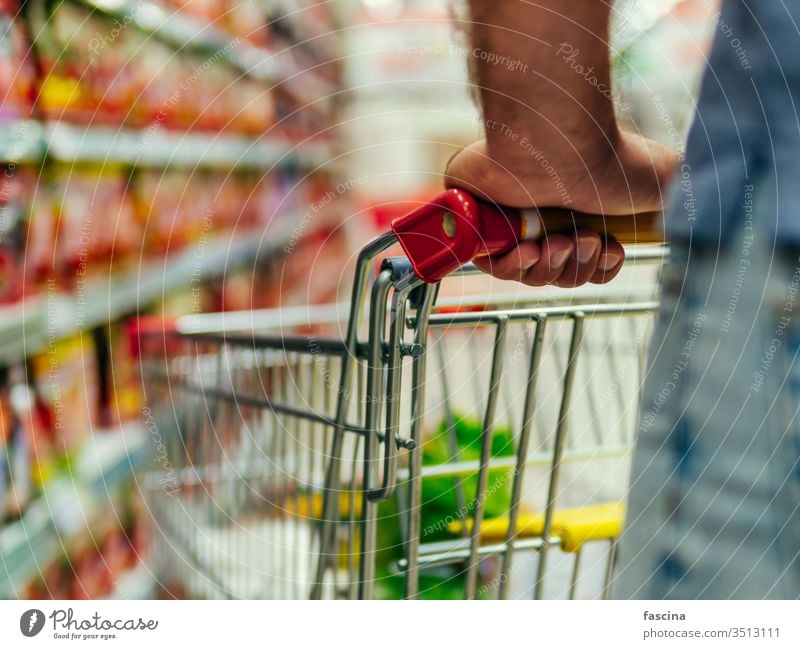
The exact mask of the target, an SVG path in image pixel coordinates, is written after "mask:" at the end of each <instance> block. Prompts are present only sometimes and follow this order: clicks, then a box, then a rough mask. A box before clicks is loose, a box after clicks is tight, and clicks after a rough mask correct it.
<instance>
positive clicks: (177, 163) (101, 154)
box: [42, 122, 330, 169]
mask: <svg viewBox="0 0 800 649" xmlns="http://www.w3.org/2000/svg"><path fill="white" fill-rule="evenodd" d="M43 138H44V143H43V146H42V148H43V150H44V151H46V153H47V155H48V156H49V157H50V158H51V159H53V160H55V161H58V162H70V163H71V162H95V163H120V164H126V165H131V166H145V167H168V166H169V167H189V168H194V167H221V168H225V169H230V168H233V167H239V168H241V167H250V168H257V169H267V168H270V167H272V166H275V165H286V164H294V165H303V166H312V167H315V166H319V165H322V164H324V163H325V162H327V161H328V160H330V151H329V147H328V145H327V144H326V143H324V142H311V141H309V142H303V143H294V142H291V141H288V140H285V139H280V138H274V137H273V138H270V137H262V138H259V139H254V138H252V137H248V136H246V135H220V134H216V133H211V134H209V133H188V132H173V131H162V130H158V131H153V130H137V129H120V128H114V127H111V128H109V127H94V126H93V127H83V126H75V125H72V124H66V123H61V122H55V123H50V124H47V125H46V127H45V128H44V130H43Z"/></svg>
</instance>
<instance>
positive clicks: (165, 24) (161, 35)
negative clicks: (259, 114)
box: [73, 0, 335, 106]
mask: <svg viewBox="0 0 800 649" xmlns="http://www.w3.org/2000/svg"><path fill="white" fill-rule="evenodd" d="M73 1H74V2H78V3H79V4H82V5H84V6H86V7H88V8H89V9H93V10H94V11H97V12H99V13H102V14H105V15H107V16H109V17H110V18H116V19H118V20H121V21H124V22H125V24H128V23H133V24H134V25H136V27H137V28H138V29H140V30H141V31H143V32H144V33H146V34H150V35H152V36H154V37H155V38H158V39H159V40H161V41H163V42H165V43H167V44H169V45H171V46H173V47H175V48H176V49H178V50H184V49H191V50H201V51H206V52H208V53H210V54H212V55H213V56H215V57H224V58H225V60H227V62H228V63H229V64H230V65H232V66H233V67H234V68H236V69H237V70H238V71H239V72H241V73H242V74H245V75H247V76H249V77H252V78H255V79H259V80H262V81H265V82H267V83H271V84H279V83H282V84H285V85H286V87H287V89H288V90H289V91H290V92H291V93H292V94H293V95H294V96H295V97H296V98H297V99H298V100H299V101H300V102H301V103H302V104H303V105H306V104H310V103H314V102H316V104H317V105H318V106H319V100H320V98H328V97H330V96H331V95H332V94H333V92H335V88H334V87H333V86H332V84H330V83H328V82H327V81H325V80H324V79H321V78H320V77H319V75H317V74H315V73H314V71H313V70H309V69H305V68H303V67H302V66H300V65H298V63H297V62H296V61H295V59H294V57H293V55H292V52H291V50H283V51H279V52H271V51H269V50H265V49H263V48H260V47H256V46H254V45H250V44H248V43H246V42H243V41H241V40H233V39H231V38H230V37H229V36H228V35H227V34H224V33H222V32H221V31H220V30H219V29H217V28H215V27H214V26H213V25H210V24H207V23H204V22H202V21H199V20H196V19H193V18H191V17H187V16H185V15H182V14H180V13H178V12H175V11H171V10H168V9H165V8H164V7H162V6H160V5H159V4H157V3H153V2H148V1H147V0H73ZM301 77H302V78H301Z"/></svg>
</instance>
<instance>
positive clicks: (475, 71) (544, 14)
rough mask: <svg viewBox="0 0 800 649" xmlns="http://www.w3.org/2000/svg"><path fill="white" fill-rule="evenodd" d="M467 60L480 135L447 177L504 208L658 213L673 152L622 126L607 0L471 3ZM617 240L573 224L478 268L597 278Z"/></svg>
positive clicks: (564, 282) (614, 255)
mask: <svg viewBox="0 0 800 649" xmlns="http://www.w3.org/2000/svg"><path fill="white" fill-rule="evenodd" d="M469 9H470V12H469V21H468V22H467V27H468V30H469V33H470V40H471V44H472V46H473V49H471V50H470V52H471V54H470V55H469V56H470V59H469V63H470V65H469V67H470V69H471V72H472V79H473V82H474V83H475V87H476V89H477V91H478V95H479V97H480V104H481V109H482V113H483V117H484V127H485V128H484V133H485V140H482V141H480V142H477V143H475V144H473V145H472V146H470V147H468V148H466V149H464V151H462V152H461V153H459V154H458V155H456V156H455V157H454V158H453V160H452V161H451V162H450V165H449V166H448V169H447V174H446V175H447V179H446V183H447V185H448V186H450V187H453V186H458V187H463V188H464V189H466V190H468V191H470V192H474V193H476V194H478V195H479V196H482V197H483V198H486V199H489V200H492V201H495V202H497V203H499V204H504V205H509V206H512V207H530V206H533V205H535V206H541V207H551V206H553V207H555V206H565V207H569V208H570V209H573V210H576V211H580V212H589V213H593V214H603V215H605V216H607V217H613V215H614V214H634V213H636V212H649V211H657V210H660V209H661V208H662V197H663V194H664V186H665V183H666V181H667V180H668V179H669V177H670V176H671V175H672V173H673V171H674V169H675V167H676V166H677V164H678V159H679V158H678V154H677V153H676V152H675V151H672V150H670V149H668V148H666V147H663V146H661V145H659V144H657V143H655V142H653V141H651V140H647V139H645V138H642V137H640V136H637V135H634V134H630V133H625V132H622V131H620V129H619V127H618V126H617V120H616V116H615V113H614V102H613V99H614V98H613V91H612V84H611V65H610V53H609V46H608V22H609V13H610V11H611V3H610V2H604V1H603V2H595V1H593V0H537V1H536V2H510V1H509V2H497V1H496V0H469ZM623 257H624V252H623V249H622V246H620V245H619V243H617V242H616V241H613V240H609V241H603V240H601V237H600V235H598V234H597V233H594V232H589V231H579V232H577V233H575V235H574V236H565V235H559V234H553V235H550V236H548V237H547V238H546V239H544V240H543V241H541V242H540V243H535V242H530V241H526V242H524V243H522V244H520V246H519V247H518V248H516V249H515V250H512V251H511V252H509V253H507V254H506V255H504V256H503V257H502V258H499V259H483V260H479V261H478V262H477V263H478V265H479V266H480V267H481V268H482V269H483V270H486V271H488V272H491V273H492V274H494V275H497V276H498V277H504V278H510V279H511V278H513V279H520V280H522V281H523V282H525V283H528V284H533V285H540V284H555V285H557V286H577V285H579V284H583V283H584V282H587V281H589V282H596V283H602V282H607V281H609V280H610V279H612V278H613V277H614V276H615V275H616V274H617V273H618V272H619V270H620V267H621V265H622V261H623Z"/></svg>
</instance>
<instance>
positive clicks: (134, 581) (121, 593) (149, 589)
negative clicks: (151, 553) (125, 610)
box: [108, 561, 156, 599]
mask: <svg viewBox="0 0 800 649" xmlns="http://www.w3.org/2000/svg"><path fill="white" fill-rule="evenodd" d="M155 590H156V579H155V577H154V575H153V571H152V570H151V569H150V566H148V565H147V563H145V562H144V561H140V562H139V564H138V565H137V566H136V567H135V568H134V569H133V570H130V571H129V572H127V573H125V574H124V575H123V576H122V577H121V578H120V580H119V581H118V582H116V584H114V591H113V592H112V593H111V595H109V596H108V599H152V598H153V594H154V593H155Z"/></svg>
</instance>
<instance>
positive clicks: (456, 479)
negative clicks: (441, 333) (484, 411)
mask: <svg viewBox="0 0 800 649" xmlns="http://www.w3.org/2000/svg"><path fill="white" fill-rule="evenodd" d="M491 434H492V443H491V452H490V455H491V457H492V458H493V459H497V458H501V457H509V456H513V455H514V452H515V450H514V436H513V434H512V432H511V430H510V429H509V428H505V427H501V428H495V429H494V430H493V431H492V433H491ZM482 445H483V426H482V425H481V423H480V422H479V421H476V420H474V419H469V418H463V417H458V416H455V417H453V419H452V421H442V422H441V423H440V424H439V426H438V427H437V428H436V429H435V432H434V433H433V434H432V435H431V436H430V437H429V439H428V440H427V441H426V442H425V443H424V444H423V447H422V464H423V466H426V467H427V466H437V465H439V466H441V465H445V464H451V463H454V462H473V463H477V461H478V460H480V456H481V447H482ZM513 475H514V470H513V469H512V468H508V469H506V468H503V469H493V470H490V471H489V475H488V479H487V482H486V490H485V492H484V512H483V513H484V518H497V517H501V516H503V515H505V514H506V513H507V512H508V508H509V506H510V503H511V485H512V479H513ZM477 489H478V469H477V465H476V468H475V470H474V471H472V472H469V473H466V474H463V475H459V476H443V477H431V478H424V479H423V480H422V503H421V512H420V534H421V538H420V542H421V543H431V542H435V541H443V540H447V539H453V538H456V536H455V535H454V534H453V532H452V531H451V530H449V529H448V525H450V524H451V523H453V522H454V521H459V520H465V521H467V522H469V521H470V520H471V519H473V518H474V516H475V508H476V502H477V501H476V498H477ZM402 529H403V528H402V526H401V520H400V514H399V513H398V507H397V500H396V499H391V500H389V501H386V502H384V503H381V505H380V508H379V523H378V530H379V531H378V546H377V566H376V574H377V584H376V591H377V593H378V595H379V596H381V597H383V598H387V599H397V598H402V597H403V583H404V580H403V576H402V575H399V574H397V571H396V566H397V561H398V560H399V559H401V558H402V556H403V537H402V531H401V530H402ZM463 569H464V566H463V565H460V564H458V565H453V566H444V567H440V568H437V569H435V570H431V571H423V572H422V573H421V574H420V581H419V594H420V597H422V598H424V599H461V598H463V596H464V575H463V574H461V573H462V572H463Z"/></svg>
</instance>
